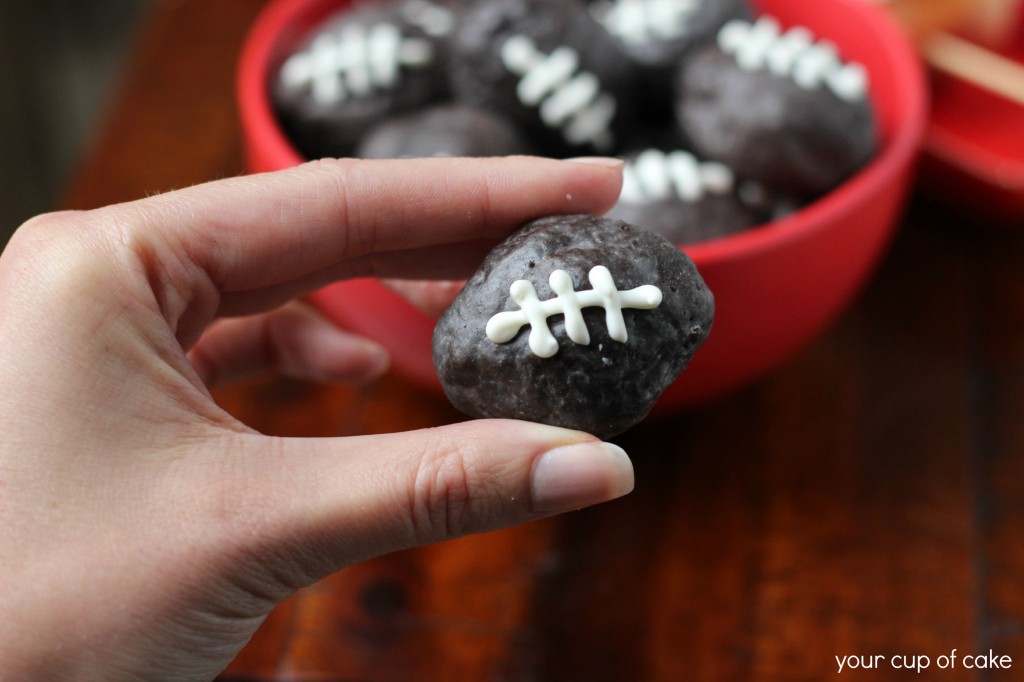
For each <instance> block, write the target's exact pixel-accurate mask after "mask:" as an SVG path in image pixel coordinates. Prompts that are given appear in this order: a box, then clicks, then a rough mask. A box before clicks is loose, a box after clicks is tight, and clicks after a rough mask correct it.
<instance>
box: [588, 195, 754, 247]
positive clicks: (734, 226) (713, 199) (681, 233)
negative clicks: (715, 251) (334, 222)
mask: <svg viewBox="0 0 1024 682" xmlns="http://www.w3.org/2000/svg"><path fill="white" fill-rule="evenodd" d="M607 215H608V217H609V218H614V219H616V220H622V221H625V222H627V223H631V224H633V225H636V226H637V227H640V228H643V229H645V230H650V231H652V232H656V233H658V234H660V235H662V236H663V237H665V238H666V239H668V240H669V241H670V242H672V243H674V244H695V243H698V242H703V241H707V240H709V239H714V238H716V237H724V236H725V235H728V234H733V233H735V232H742V231H743V230H746V229H749V228H751V227H753V226H755V225H758V224H759V223H760V222H762V220H763V219H762V217H761V216H759V215H758V214H757V213H756V212H755V211H754V210H752V209H751V208H750V207H749V206H745V205H744V204H743V203H742V202H740V200H739V199H738V198H737V197H736V196H735V195H734V194H727V195H724V196H715V195H712V196H706V197H704V198H702V199H700V200H697V201H683V200H681V199H678V198H672V199H666V200H662V201H653V202H649V203H629V202H624V201H620V202H619V203H618V204H616V205H615V207H614V208H612V210H611V211H609V212H608V214H607Z"/></svg>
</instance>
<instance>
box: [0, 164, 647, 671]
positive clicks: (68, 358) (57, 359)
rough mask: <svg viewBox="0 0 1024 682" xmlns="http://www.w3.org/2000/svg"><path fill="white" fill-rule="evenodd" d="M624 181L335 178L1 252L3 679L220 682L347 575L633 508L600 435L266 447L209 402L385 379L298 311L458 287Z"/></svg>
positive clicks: (557, 176)
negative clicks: (262, 630)
mask: <svg viewBox="0 0 1024 682" xmlns="http://www.w3.org/2000/svg"><path fill="white" fill-rule="evenodd" d="M620 180H621V178H620V171H619V169H618V168H616V167H615V166H614V165H609V164H602V163H600V162H596V163H595V162H590V163H580V162H562V161H551V160H542V159H526V158H512V159H501V160H497V159H496V160H465V159H463V160H452V159H429V160H422V161H398V162H395V161H373V162H360V161H322V162H314V163H310V164H306V165H304V166H301V167H299V168H296V169H292V170H289V171H284V172H280V173H275V174H268V175H262V176H253V177H245V178H237V179H231V180H225V181H220V182H215V183H210V184H206V185H201V186H198V187H194V188H191V189H187V190H182V191H178V192H171V193H168V194H164V195H160V196H155V197H152V198H148V199H144V200H141V201H137V202H133V203H128V204H123V205H118V206H111V207H108V208H103V209H100V210H96V211H89V212H81V213H58V214H52V215H46V216H42V217H40V218H37V219H35V220H32V221H30V222H29V223H28V224H26V225H25V226H23V227H22V228H21V229H20V230H19V231H18V232H17V233H16V235H15V236H14V238H13V239H12V241H11V243H10V245H9V247H8V248H7V250H6V251H5V252H4V253H3V255H2V257H0V367H2V369H0V434H2V441H0V557H3V558H2V561H0V678H3V679H11V680H19V681H25V680H73V679H103V680H118V679H140V678H150V677H152V678H155V679H175V680H186V679H210V678H212V677H213V676H215V675H216V674H217V673H218V672H219V671H220V670H222V669H223V668H224V667H225V666H226V665H227V664H228V663H229V662H230V661H231V659H232V658H233V657H234V655H235V654H236V653H237V651H238V650H239V649H240V648H241V647H242V646H243V645H244V644H245V642H246V641H247V639H248V638H249V636H250V635H251V634H252V633H253V631H254V630H255V629H256V627H257V626H258V625H259V624H260V622H261V621H262V620H263V618H264V617H265V616H266V615H267V613H268V612H269V611H270V610H271V608H273V606H274V605H275V604H276V603H277V602H278V601H280V600H282V599H284V598H285V597H287V596H288V595H289V594H290V593H292V592H293V591H294V590H296V589H298V588H300V587H303V586H306V585H309V584H311V583H313V582H315V581H316V580H318V579H320V578H322V577H324V576H326V575H328V574H329V573H332V572H334V571H337V570H339V569H340V568H342V567H344V566H346V565H348V564H351V563H353V562H356V561H360V560H363V559H366V558H369V557H372V556H375V555H379V554H383V553H386V552H390V551H393V550H396V549H400V548H405V547H410V546H414V545H420V544H424V543H430V542H435V541H440V540H444V539H446V538H451V537H454V536H458V535H462V534H464V533H473V532H480V531H486V530H491V529H496V528H501V527H504V526H508V525H511V524H514V523H519V522H522V521H527V520H530V519H535V518H538V517H542V516H546V515H550V514H553V513H557V512H560V511H564V510H569V509H575V508H578V507H581V506H585V505H589V504H593V503H597V502H600V501H604V500H607V499H611V498H613V497H616V496H618V495H621V494H624V493H626V492H628V491H629V490H630V489H631V487H632V468H631V466H630V464H629V460H628V459H627V458H626V457H625V456H624V454H623V453H622V451H621V450H618V449H617V448H615V447H614V446H606V445H604V444H602V443H600V442H598V441H597V440H596V439H594V438H593V437H592V436H589V435H587V434H583V433H578V432H572V431H565V430H561V429H556V428H552V427H546V426H540V425H536V424H529V423H525V422H515V421H475V422H468V423H464V424H457V425H453V426H446V427H441V428H435V429H428V430H424V431H416V432H410V433H399V434H390V435H384V436H372V437H354V438H338V439H322V440H321V439H285V438H271V437H266V436H262V435H260V434H257V433H255V432H253V431H252V430H251V429H249V428H247V427H246V426H244V425H243V424H240V423H238V422H237V421H235V420H234V419H233V418H232V417H230V416H229V415H228V414H226V413H225V412H223V411H222V410H221V409H219V408H218V407H217V405H215V404H214V402H213V400H212V399H211V397H210V394H209V392H208V391H207V385H208V384H209V383H213V382H217V381H225V380H230V379H232V378H235V377H238V376H240V375H244V374H246V373H250V372H253V371H258V370H265V369H267V368H272V369H276V370H280V371H283V372H285V373H288V374H292V375H296V376H300V377H307V378H312V379H320V380H339V379H355V380H366V379H369V378H371V377H373V376H376V375H378V374H380V373H381V372H382V371H383V370H384V368H385V366H386V363H387V358H386V355H385V353H384V351H383V350H382V349H381V348H380V347H378V346H377V345H375V344H373V343H371V342H369V341H367V340H364V339H359V338H356V337H353V336H351V335H349V334H346V333H345V332H343V331H341V330H339V329H337V328H335V327H333V326H332V325H330V324H329V323H328V322H327V321H326V320H325V319H323V318H322V317H320V316H319V315H318V314H317V313H316V312H314V311H313V310H312V309H310V308H308V307H306V306H304V305H303V304H301V303H296V302H295V301H294V300H293V299H295V297H296V296H299V295H301V294H303V293H305V292H308V291H310V290H311V289H313V288H315V287H319V286H321V285H323V284H325V283H327V282H328V281H331V280H335V279H339V278H345V277H353V276H364V275H373V276H382V277H395V276H402V277H412V278H453V279H454V278H461V277H465V276H467V275H468V274H469V271H470V270H472V268H473V266H474V265H475V264H476V263H478V262H479V261H480V259H481V258H482V256H483V254H484V252H485V251H486V249H487V247H488V246H489V245H491V244H493V243H494V242H495V241H496V240H498V239H500V238H501V237H502V236H503V235H504V234H506V233H507V232H508V231H510V230H511V229H513V228H514V227H516V226H517V225H519V224H521V223H522V222H524V221H526V220H528V219H530V218H531V217H535V216H539V215H543V214H552V213H565V212H572V213H576V212H601V211H603V210H605V209H607V208H608V207H609V205H610V204H611V203H613V201H614V199H615V197H616V196H617V192H618V188H619V183H620ZM222 318H230V319H222Z"/></svg>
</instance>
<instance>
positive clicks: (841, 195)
mask: <svg viewBox="0 0 1024 682" xmlns="http://www.w3.org/2000/svg"><path fill="white" fill-rule="evenodd" d="M330 1H332V0H316V6H319V5H320V4H325V3H327V2H330ZM333 1H336V2H339V4H341V3H342V2H345V1H348V2H351V0H333ZM834 1H835V2H839V3H842V4H844V5H846V6H847V7H848V8H849V10H850V11H853V12H858V13H862V14H864V15H872V18H871V21H869V22H867V23H868V25H869V26H871V27H872V30H873V31H874V32H875V33H876V36H875V41H874V42H875V43H876V44H877V45H878V46H879V47H880V48H882V49H884V50H885V52H886V53H887V54H886V55H885V56H884V61H885V63H886V64H888V65H889V67H890V68H891V70H892V71H894V72H895V75H894V78H896V79H899V80H900V81H901V95H900V96H901V97H902V98H903V100H904V102H905V103H906V105H905V107H902V108H903V109H905V112H904V113H903V115H902V117H901V120H900V121H898V122H897V123H896V125H894V126H893V127H892V130H890V131H888V132H889V135H888V137H887V139H885V140H884V144H883V146H882V148H881V149H880V150H879V152H878V153H877V154H876V155H875V157H874V158H873V159H872V160H871V161H870V162H868V164H866V165H865V166H864V167H863V168H861V169H860V170H858V171H857V172H856V173H855V174H854V175H853V176H851V177H850V178H848V179H847V180H845V181H844V182H843V183H842V184H841V185H839V186H838V187H836V188H834V189H833V190H831V191H830V192H828V193H827V194H825V195H824V196H822V197H819V198H818V199H815V200H814V201H812V202H811V203H809V204H807V205H806V206H803V207H801V208H800V209H799V210H797V211H795V212H793V213H791V214H789V215H788V216H785V217H783V218H779V219H777V220H773V221H771V222H767V223H764V224H762V225H759V226H757V227H755V228H752V229H749V230H745V231H742V232H738V233H734V234H730V235H726V236H723V237H718V238H715V239H711V240H708V241H705V242H696V243H692V244H685V243H684V244H680V245H679V247H680V248H681V249H682V250H684V251H685V252H686V253H687V255H688V256H690V258H692V259H693V260H694V261H695V262H697V264H698V265H702V266H707V265H711V264H714V263H718V262H723V261H727V260H735V259H747V258H754V257H757V256H758V255H759V254H761V253H764V252H766V251H768V250H773V249H776V248H779V247H780V246H784V245H786V244H787V243H789V242H791V241H794V240H800V239H804V238H806V237H808V236H809V235H812V234H813V233H815V232H817V231H820V230H823V229H826V228H827V226H828V223H829V221H828V220H826V219H825V218H826V217H827V216H829V215H836V214H842V213H844V212H846V211H848V210H850V208H851V207H852V206H853V205H856V204H857V203H859V202H860V201H861V200H862V198H863V197H865V196H873V195H874V194H875V193H876V192H877V190H878V187H879V185H882V184H885V183H888V182H892V181H893V178H895V177H896V175H897V173H898V170H899V169H900V168H901V167H902V166H903V165H904V164H905V162H906V161H907V160H908V159H909V158H912V157H915V156H916V155H918V154H919V153H920V152H921V150H922V147H923V141H924V136H925V131H926V128H927V118H928V116H927V111H928V101H929V95H928V89H927V85H926V83H927V80H926V77H925V70H924V66H923V64H922V62H921V59H920V58H919V56H918V55H917V53H916V51H915V50H914V48H913V46H912V44H911V42H910V40H909V39H908V38H907V37H906V35H905V33H904V32H903V30H902V29H901V28H900V27H899V26H898V25H897V23H896V21H895V19H894V18H893V17H892V16H891V15H890V14H889V13H888V12H886V11H885V10H884V9H883V8H882V7H879V6H878V5H875V4H872V3H867V2H863V0H834ZM311 2H313V0H271V2H270V3H269V4H268V5H267V6H266V7H265V8H264V9H263V10H262V11H261V12H260V14H259V15H258V16H257V18H256V20H255V22H254V23H253V25H252V28H251V29H250V32H249V35H248V36H247V38H246V40H245V43H244V45H243V47H242V52H241V56H240V62H239V68H238V71H237V78H236V95H237V99H238V103H239V116H240V118H241V122H242V127H243V133H244V134H245V137H246V139H247V140H248V141H249V143H250V144H251V142H252V139H251V138H252V137H253V136H254V135H255V131H258V132H259V137H260V144H261V145H263V147H264V153H265V155H267V156H271V157H273V158H275V159H286V160H287V161H288V162H289V165H298V164H301V163H303V162H305V161H307V159H305V158H304V157H303V156H302V155H301V154H300V153H299V152H298V150H297V149H296V148H295V147H294V145H292V144H291V142H290V141H289V140H288V139H287V136H286V135H285V133H284V131H283V129H282V128H281V126H280V125H279V124H278V121H277V117H276V115H275V114H274V111H273V106H272V104H271V98H270V91H269V88H268V87H267V70H268V69H269V67H270V65H271V63H272V61H273V59H274V58H275V54H274V53H275V49H276V48H277V42H278V36H279V32H280V28H281V27H282V26H283V25H286V24H287V22H288V20H290V19H291V18H293V17H294V16H295V15H296V14H299V13H301V12H302V10H303V9H305V8H306V7H308V6H309V5H310V4H311Z"/></svg>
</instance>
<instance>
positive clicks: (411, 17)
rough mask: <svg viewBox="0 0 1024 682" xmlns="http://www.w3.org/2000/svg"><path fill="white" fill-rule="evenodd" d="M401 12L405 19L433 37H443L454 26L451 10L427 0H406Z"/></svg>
mask: <svg viewBox="0 0 1024 682" xmlns="http://www.w3.org/2000/svg"><path fill="white" fill-rule="evenodd" d="M401 12H402V17H404V18H405V20H406V21H408V22H409V23H410V24H412V25H413V26H417V27H419V28H420V29H422V30H423V32H424V33H426V34H427V35H429V36H433V37H434V38H444V37H446V36H448V35H450V34H451V32H452V29H454V28H455V15H454V14H453V13H452V11H451V10H450V9H448V8H447V7H442V6H441V5H438V4H436V3H433V2H430V1H429V0H406V2H405V3H403V4H402V9H401Z"/></svg>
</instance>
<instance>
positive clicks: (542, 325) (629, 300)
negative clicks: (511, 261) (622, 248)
mask: <svg viewBox="0 0 1024 682" xmlns="http://www.w3.org/2000/svg"><path fill="white" fill-rule="evenodd" d="M588 277H589V279H590V284H591V286H592V287H593V289H590V290H585V291H575V290H574V289H573V286H572V278H571V277H569V274H568V273H567V272H565V271H564V270H555V271H554V272H552V273H551V276H550V277H549V278H548V284H549V285H550V286H551V290H552V291H554V292H555V297H554V298H550V299H548V300H546V301H541V300H540V299H539V298H538V297H537V290H536V289H535V288H534V286H533V284H531V283H530V282H529V281H528V280H525V279H520V280H516V281H515V282H513V283H512V286H511V287H509V293H510V294H511V295H512V300H514V301H515V302H516V303H517V304H518V305H519V310H510V311H505V312H501V313H498V314H497V315H494V316H493V317H492V318H491V319H490V320H488V321H487V327H486V329H485V332H486V334H487V338H489V339H490V340H491V341H493V342H494V343H507V342H509V341H511V340H512V339H514V338H515V336H516V334H518V333H519V330H520V329H522V327H523V325H530V338H529V346H530V350H531V351H533V353H534V354H535V355H537V356H539V357H542V358H550V357H551V356H553V355H554V354H555V353H557V352H558V340H557V339H556V338H555V337H554V335H553V334H552V333H551V330H550V329H549V328H548V324H547V318H549V317H551V316H552V315H562V316H563V317H564V318H565V331H566V334H567V335H568V336H569V339H570V340H571V341H573V342H574V343H578V344H580V345H582V346H585V345H588V344H589V343H590V333H589V332H588V331H587V325H586V322H585V321H584V320H583V309H584V308H593V307H601V308H604V311H605V325H606V326H607V329H608V335H609V336H610V337H611V338H612V339H614V340H615V341H619V342H621V343H625V342H626V341H627V340H628V339H629V336H628V333H627V331H626V321H625V319H624V318H623V316H622V311H623V309H625V308H634V309H640V310H650V309H653V308H657V307H658V306H659V305H661V300H662V294H661V290H660V289H659V288H658V287H656V286H654V285H652V284H645V285H643V286H640V287H636V288H635V289H629V290H627V291H619V290H618V288H617V287H616V286H615V280H614V279H612V274H611V272H609V270H608V268H606V267H605V266H603V265H597V266H595V267H594V268H593V269H591V271H590V273H589V275H588Z"/></svg>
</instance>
